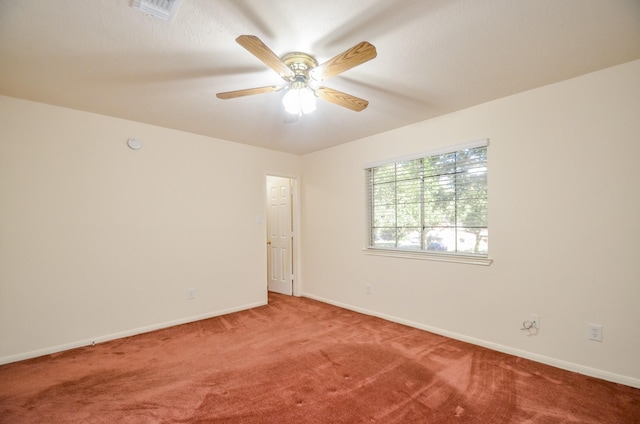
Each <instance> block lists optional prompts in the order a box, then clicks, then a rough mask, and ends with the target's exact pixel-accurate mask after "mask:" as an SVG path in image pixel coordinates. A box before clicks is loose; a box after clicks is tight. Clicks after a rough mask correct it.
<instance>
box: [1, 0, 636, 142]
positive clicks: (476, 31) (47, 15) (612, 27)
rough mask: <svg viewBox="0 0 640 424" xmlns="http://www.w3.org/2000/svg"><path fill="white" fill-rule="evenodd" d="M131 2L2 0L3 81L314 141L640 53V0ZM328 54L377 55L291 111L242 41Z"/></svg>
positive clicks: (194, 125) (35, 91) (38, 96)
mask: <svg viewBox="0 0 640 424" xmlns="http://www.w3.org/2000/svg"><path fill="white" fill-rule="evenodd" d="M132 3H133V1H132V0H0V94H1V95H6V96H11V97H18V98H24V99H29V100H34V101H38V102H43V103H49V104H54V105H60V106H65V107H69V108H74V109H79V110H85V111H90V112H95V113H100V114H104V115H109V116H114V117H119V118H125V119H130V120H134V121H140V122H145V123H149V124H153V125H158V126H162V127H168V128H175V129H178V130H182V131H187V132H192V133H197V134H203V135H207V136H211V137H216V138H221V139H225V140H231V141H236V142H240V143H246V144H251V145H255V146H262V147H266V148H270V149H275V150H281V151H287V152H291V153H296V154H304V153H308V152H313V151H317V150H320V149H324V148H327V147H330V146H335V145H338V144H341V143H345V142H348V141H351V140H355V139H359V138H363V137H366V136H369V135H372V134H376V133H380V132H384V131H388V130H391V129H394V128H398V127H402V126H405V125H408V124H411V123H414V122H418V121H422V120H426V119H429V118H433V117H436V116H439V115H442V114H445V113H449V112H452V111H455V110H460V109H463V108H466V107H469V106H473V105H476V104H480V103H483V102H486V101H490V100H493V99H497V98H500V97H504V96H508V95H510V94H514V93H518V92H521V91H525V90H529V89H532V88H536V87H540V86H543V85H547V84H551V83H554V82H557V81H561V80H564V79H568V78H572V77H575V76H578V75H582V74H585V73H588V72H592V71H596V70H599V69H603V68H606V67H610V66H614V65H617V64H621V63H626V62H630V61H632V60H636V59H640V0H481V1H480V0H428V1H427V0H422V1H420V0H395V1H392V0H350V1H348V0H322V1H318V0H313V1H311V0H182V4H181V5H180V8H179V10H178V12H177V15H176V17H175V19H174V20H173V21H172V22H165V21H161V20H159V19H157V18H154V17H152V16H148V15H145V14H144V13H142V12H140V11H139V10H137V9H134V8H132V7H131V5H132ZM241 34H251V35H257V36H258V37H260V39H262V41H264V42H265V44H267V45H268V46H269V47H270V48H271V49H272V50H273V51H274V52H275V53H276V54H278V55H279V56H281V55H284V54H285V53H288V52H291V51H303V52H306V53H309V54H311V55H313V56H315V58H316V59H317V60H318V62H320V63H322V62H324V61H326V60H328V59H330V58H331V57H333V56H335V55H337V54H338V53H341V52H342V51H344V50H346V49H348V48H350V47H352V46H354V45H355V44H357V43H358V42H360V41H363V40H366V41H369V42H370V43H372V44H374V45H375V46H376V48H377V51H378V56H377V58H375V59H373V60H372V61H370V62H367V63H365V64H362V65H360V66H358V67H356V68H353V69H351V70H349V71H347V72H345V73H343V74H341V75H339V76H336V77H334V78H332V79H330V80H328V81H325V82H324V83H323V85H325V86H327V87H331V88H335V89H337V90H340V91H344V92H347V93H349V94H353V95H355V96H357V97H361V98H364V99H366V100H368V101H369V107H368V108H367V109H366V110H364V111H362V112H353V111H350V110H348V109H344V108H341V107H339V106H336V105H333V104H330V103H327V102H324V101H319V102H318V109H317V111H316V112H314V113H312V114H310V115H306V116H303V117H301V118H300V119H298V121H297V122H293V123H286V122H285V121H287V119H286V116H285V115H286V113H285V112H284V110H283V107H282V105H281V98H282V95H283V94H284V92H276V93H269V94H261V95H257V96H251V97H243V98H238V99H232V100H220V99H217V98H216V96H215V94H216V93H217V92H222V91H231V90H238V89H244V88H252V87H261V86H266V85H272V84H281V83H282V82H283V81H282V79H280V78H279V77H278V75H276V73H275V72H273V71H272V70H270V69H268V68H267V67H266V66H265V65H264V64H263V63H262V62H260V61H259V60H258V59H256V58H255V57H254V56H253V55H251V54H250V53H249V52H248V51H246V50H245V49H244V48H242V47H241V46H240V45H238V44H236V42H235V41H234V40H235V38H236V37H237V36H238V35H241Z"/></svg>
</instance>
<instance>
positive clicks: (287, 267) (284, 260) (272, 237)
mask: <svg viewBox="0 0 640 424" xmlns="http://www.w3.org/2000/svg"><path fill="white" fill-rule="evenodd" d="M291 205H292V202H291V180H290V179H289V178H282V177H271V176H269V177H267V251H268V253H267V288H268V289H269V291H273V292H276V293H283V294H288V295H291V294H293V268H292V266H293V261H292V249H291V246H292V239H293V225H292V222H293V221H292V216H291V215H292V214H291Z"/></svg>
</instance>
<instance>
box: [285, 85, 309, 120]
mask: <svg viewBox="0 0 640 424" xmlns="http://www.w3.org/2000/svg"><path fill="white" fill-rule="evenodd" d="M282 104H283V105H284V110H286V111H287V112H288V113H290V114H292V115H298V116H302V115H306V114H308V113H311V112H313V111H314V110H316V96H315V94H313V92H312V91H311V89H310V88H309V87H307V86H304V87H295V86H294V87H291V88H289V91H287V93H286V94H285V95H284V97H283V98H282Z"/></svg>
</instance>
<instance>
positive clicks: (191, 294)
mask: <svg viewBox="0 0 640 424" xmlns="http://www.w3.org/2000/svg"><path fill="white" fill-rule="evenodd" d="M195 298H196V289H187V299H189V300H193V299H195Z"/></svg>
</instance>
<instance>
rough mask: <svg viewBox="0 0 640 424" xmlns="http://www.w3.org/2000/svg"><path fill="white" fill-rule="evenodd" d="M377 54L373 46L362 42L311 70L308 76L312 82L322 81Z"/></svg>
mask: <svg viewBox="0 0 640 424" xmlns="http://www.w3.org/2000/svg"><path fill="white" fill-rule="evenodd" d="M377 54H378V53H377V52H376V48H375V46H374V45H373V44H370V43H368V42H366V41H363V42H361V43H359V44H356V45H355V46H353V47H351V48H350V49H348V50H346V51H344V52H342V53H340V54H339V55H337V56H336V57H334V58H332V59H329V60H327V61H326V62H324V63H323V64H322V65H320V66H317V67H315V68H313V69H312V70H311V72H309V74H310V75H311V77H312V78H313V79H314V80H316V81H323V80H326V79H328V78H331V77H334V76H336V75H338V74H341V73H343V72H344V71H348V70H349V69H351V68H353V67H355V66H358V65H361V64H363V63H365V62H367V61H369V60H371V59H373V58H374V57H376V56H377Z"/></svg>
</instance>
